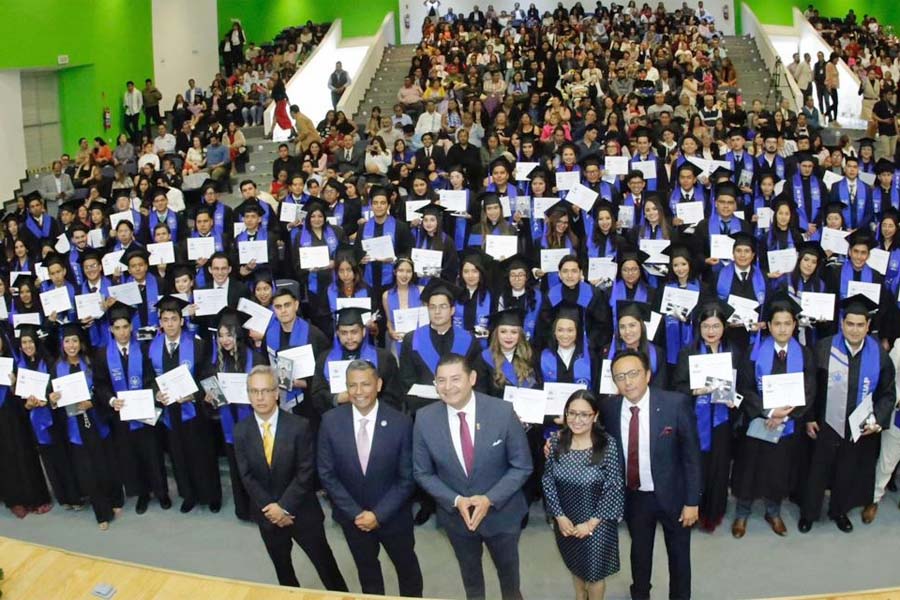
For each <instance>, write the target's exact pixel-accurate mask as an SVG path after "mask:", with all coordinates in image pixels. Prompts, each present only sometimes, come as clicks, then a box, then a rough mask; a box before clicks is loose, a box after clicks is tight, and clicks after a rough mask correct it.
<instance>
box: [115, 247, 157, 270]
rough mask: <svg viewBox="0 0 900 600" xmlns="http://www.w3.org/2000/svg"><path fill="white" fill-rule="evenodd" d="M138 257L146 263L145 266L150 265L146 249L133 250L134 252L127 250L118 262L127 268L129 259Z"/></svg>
mask: <svg viewBox="0 0 900 600" xmlns="http://www.w3.org/2000/svg"><path fill="white" fill-rule="evenodd" d="M138 256H139V257H141V258H143V259H144V260H145V261H147V264H150V253H149V252H147V250H146V248H135V249H134V250H129V251H128V252H126V253H125V254H123V255H122V257H121V258H119V262H120V263H122V264H123V265H125V266H126V267H127V266H128V263H129V262H130V261H131V259H132V258H135V257H138Z"/></svg>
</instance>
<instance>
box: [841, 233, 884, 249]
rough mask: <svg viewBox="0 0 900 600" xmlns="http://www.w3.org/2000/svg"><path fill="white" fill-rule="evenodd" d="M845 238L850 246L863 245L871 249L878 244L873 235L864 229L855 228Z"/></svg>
mask: <svg viewBox="0 0 900 600" xmlns="http://www.w3.org/2000/svg"><path fill="white" fill-rule="evenodd" d="M845 239H846V240H847V243H848V244H849V245H850V247H851V248H852V247H853V246H859V245H864V246H866V247H868V248H870V249H871V248H874V247H875V246H877V245H878V242H876V241H875V237H874V236H873V235H872V234H871V233H869V231H867V230H865V229H857V230H856V231H854V232H853V233H851V234H850V235H848V236H847V237H846V238H845Z"/></svg>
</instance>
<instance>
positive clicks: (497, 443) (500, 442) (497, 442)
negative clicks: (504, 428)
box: [491, 440, 503, 448]
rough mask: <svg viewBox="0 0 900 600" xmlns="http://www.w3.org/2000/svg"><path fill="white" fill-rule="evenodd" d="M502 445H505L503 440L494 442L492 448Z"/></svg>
mask: <svg viewBox="0 0 900 600" xmlns="http://www.w3.org/2000/svg"><path fill="white" fill-rule="evenodd" d="M502 443H503V440H497V441H496V442H494V443H493V444H491V447H492V448H493V447H494V446H499V445H500V444H502Z"/></svg>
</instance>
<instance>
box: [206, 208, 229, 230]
mask: <svg viewBox="0 0 900 600" xmlns="http://www.w3.org/2000/svg"><path fill="white" fill-rule="evenodd" d="M213 204H215V205H216V207H215V208H214V209H213V231H215V232H216V233H218V234H219V236H220V237H221V236H223V235H225V205H224V204H222V203H221V202H219V201H218V200H216V201H215V202H214V203H213ZM207 206H210V205H209V204H207Z"/></svg>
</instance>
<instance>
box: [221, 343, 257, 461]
mask: <svg viewBox="0 0 900 600" xmlns="http://www.w3.org/2000/svg"><path fill="white" fill-rule="evenodd" d="M218 352H219V345H218V344H214V345H213V358H212V362H213V364H216V362H217V361H218ZM252 368H253V350H251V349H250V348H247V358H246V361H245V362H244V370H245V371H246V372H247V373H249V372H250V370H251V369H252ZM218 412H219V422H220V423H221V424H222V437H224V438H225V443H226V444H228V445H229V446H233V445H234V426H235V425H237V424H238V423H240V422H241V421H243V420H244V419H246V418H247V417H249V416H250V415H252V414H253V408H252V407H251V406H250V405H249V404H226V405H224V406H220V407H219V409H218Z"/></svg>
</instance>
